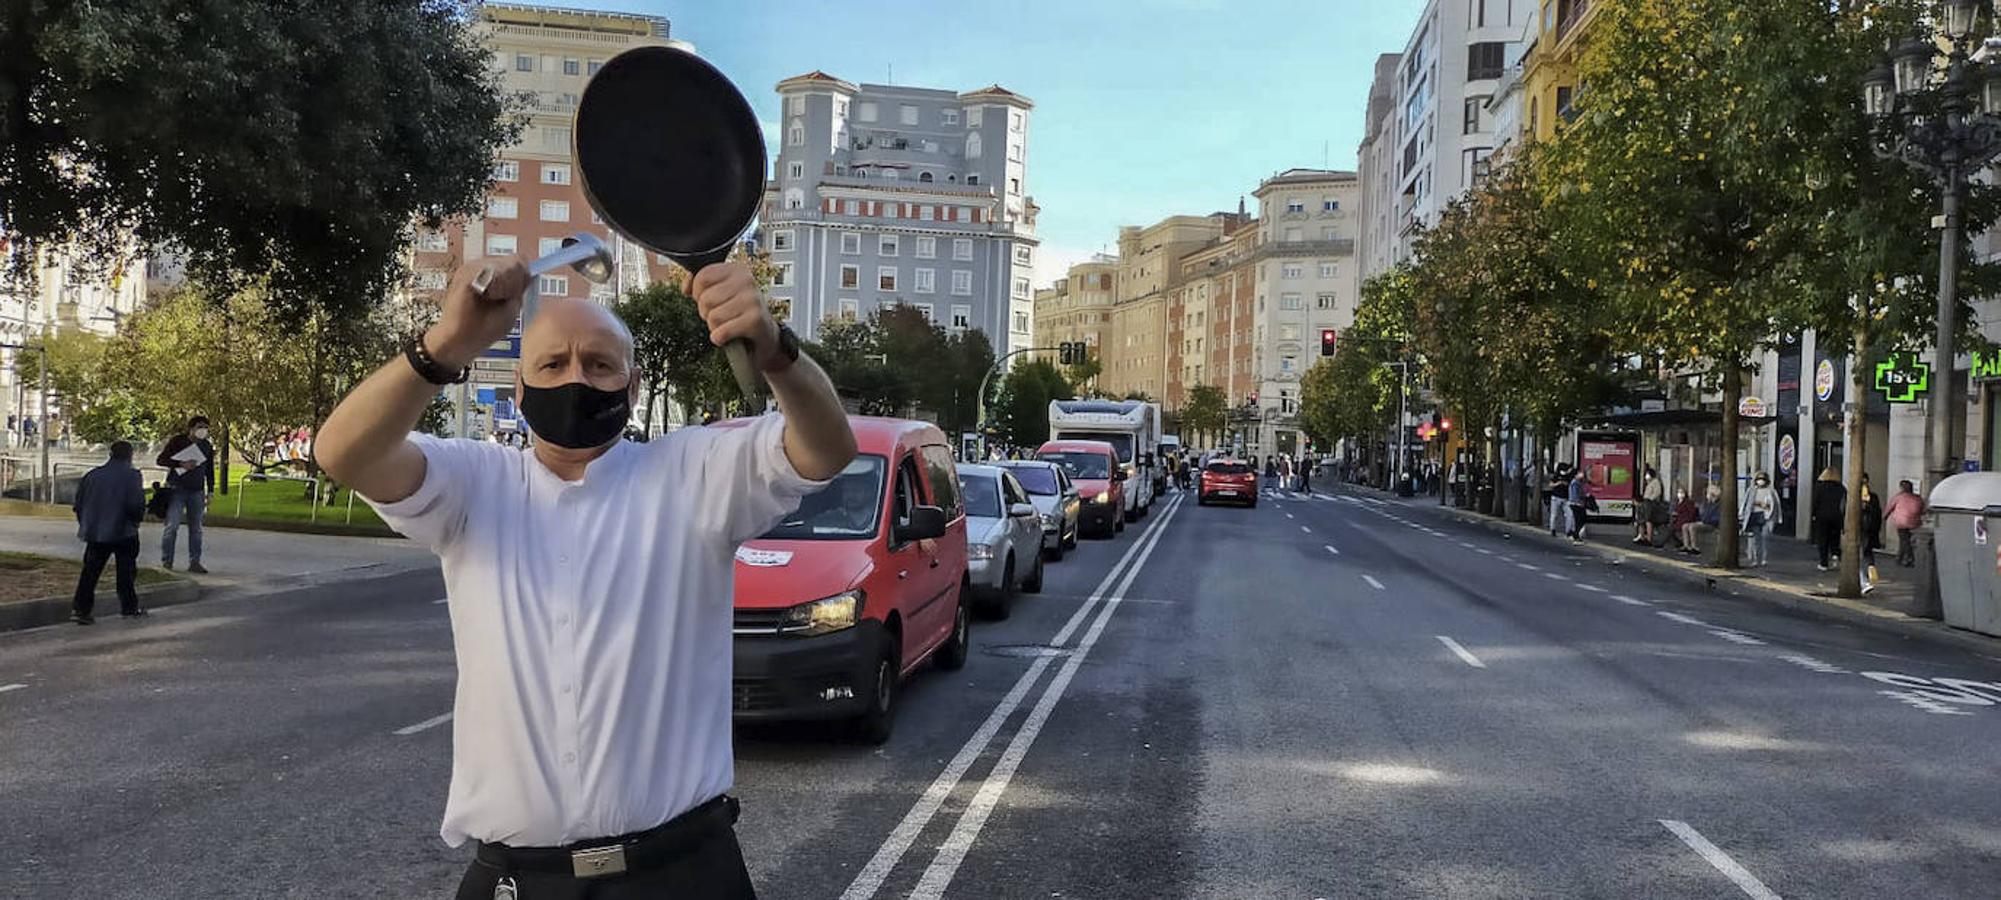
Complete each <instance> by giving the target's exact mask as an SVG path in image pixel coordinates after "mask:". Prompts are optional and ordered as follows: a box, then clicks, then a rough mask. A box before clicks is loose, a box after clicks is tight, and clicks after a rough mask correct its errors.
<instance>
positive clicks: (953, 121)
mask: <svg viewBox="0 0 2001 900" xmlns="http://www.w3.org/2000/svg"><path fill="white" fill-rule="evenodd" d="M942 115H943V116H944V121H945V124H947V125H957V124H959V111H958V110H956V109H948V110H945V111H944V113H942Z"/></svg>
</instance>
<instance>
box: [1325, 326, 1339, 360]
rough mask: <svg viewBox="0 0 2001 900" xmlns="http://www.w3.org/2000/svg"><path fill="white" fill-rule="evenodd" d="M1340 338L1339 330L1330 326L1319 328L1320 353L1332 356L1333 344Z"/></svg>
mask: <svg viewBox="0 0 2001 900" xmlns="http://www.w3.org/2000/svg"><path fill="white" fill-rule="evenodd" d="M1340 339H1341V332H1339V331H1335V330H1334V329H1332V328H1322V329H1320V355H1321V356H1333V355H1334V344H1335V343H1336V342H1338V341H1339V340H1340Z"/></svg>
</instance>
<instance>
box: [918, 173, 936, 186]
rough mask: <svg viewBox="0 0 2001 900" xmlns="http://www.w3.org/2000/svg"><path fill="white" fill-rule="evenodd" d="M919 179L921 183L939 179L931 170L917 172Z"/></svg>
mask: <svg viewBox="0 0 2001 900" xmlns="http://www.w3.org/2000/svg"><path fill="white" fill-rule="evenodd" d="M917 180H918V182H919V183H922V184H930V183H931V182H933V181H937V180H938V179H937V178H935V177H933V176H932V174H931V173H930V172H919V173H917Z"/></svg>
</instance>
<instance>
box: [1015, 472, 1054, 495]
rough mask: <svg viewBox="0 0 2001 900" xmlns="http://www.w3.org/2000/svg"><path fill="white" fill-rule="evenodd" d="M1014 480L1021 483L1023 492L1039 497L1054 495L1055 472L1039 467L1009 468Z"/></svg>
mask: <svg viewBox="0 0 2001 900" xmlns="http://www.w3.org/2000/svg"><path fill="white" fill-rule="evenodd" d="M1008 471H1010V472H1013V473H1014V480H1016V481H1019V482H1021V487H1022V489H1023V490H1025V491H1027V492H1029V493H1031V494H1035V495H1036V496H1040V497H1053V496H1055V495H1056V493H1057V490H1056V471H1055V470H1054V469H1045V468H1043V467H1041V466H1009V467H1008Z"/></svg>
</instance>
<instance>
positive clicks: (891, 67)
mask: <svg viewBox="0 0 2001 900" xmlns="http://www.w3.org/2000/svg"><path fill="white" fill-rule="evenodd" d="M888 66H889V76H888V77H889V83H890V84H895V83H896V63H889V64H888Z"/></svg>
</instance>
